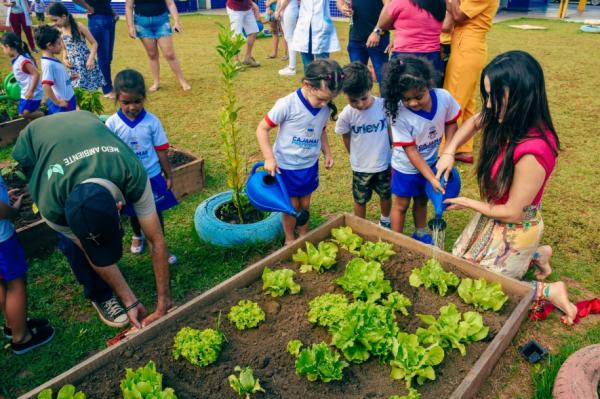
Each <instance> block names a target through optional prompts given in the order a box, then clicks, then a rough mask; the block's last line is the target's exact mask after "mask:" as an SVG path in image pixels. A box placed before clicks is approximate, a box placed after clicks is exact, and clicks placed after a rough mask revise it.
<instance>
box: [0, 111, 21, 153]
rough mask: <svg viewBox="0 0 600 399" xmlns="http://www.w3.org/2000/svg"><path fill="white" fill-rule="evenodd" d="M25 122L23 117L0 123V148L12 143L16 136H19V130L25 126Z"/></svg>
mask: <svg viewBox="0 0 600 399" xmlns="http://www.w3.org/2000/svg"><path fill="white" fill-rule="evenodd" d="M27 123H28V122H27V120H26V119H24V118H19V119H14V120H12V121H8V122H4V123H0V148H2V147H6V146H8V145H11V144H12V143H14V142H15V141H16V140H17V137H19V133H21V130H23V128H24V127H25V126H27Z"/></svg>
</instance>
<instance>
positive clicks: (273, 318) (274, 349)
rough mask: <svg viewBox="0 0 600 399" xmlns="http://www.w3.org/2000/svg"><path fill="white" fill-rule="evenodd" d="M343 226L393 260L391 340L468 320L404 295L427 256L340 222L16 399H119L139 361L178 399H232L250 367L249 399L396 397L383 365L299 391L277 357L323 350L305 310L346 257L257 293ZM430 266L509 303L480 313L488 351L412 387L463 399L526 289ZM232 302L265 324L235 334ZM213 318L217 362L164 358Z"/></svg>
mask: <svg viewBox="0 0 600 399" xmlns="http://www.w3.org/2000/svg"><path fill="white" fill-rule="evenodd" d="M344 225H346V226H350V227H351V228H352V229H353V231H354V232H355V233H358V234H360V235H361V236H363V237H364V238H367V239H370V240H378V239H382V240H385V241H388V242H391V243H393V244H394V246H395V248H394V249H395V251H396V252H397V254H396V255H395V256H393V257H392V258H391V259H390V260H389V261H387V262H384V264H383V265H384V267H383V268H384V271H385V275H386V278H387V279H389V280H391V281H392V286H393V289H395V290H398V291H400V292H402V293H404V294H405V295H407V296H408V297H409V298H410V299H411V300H412V302H413V306H412V307H411V308H410V309H409V312H410V314H409V316H408V317H405V316H402V315H400V314H398V317H397V322H398V325H399V327H400V330H403V331H407V332H414V331H415V330H416V328H417V327H418V326H419V325H420V322H419V320H418V318H416V317H415V314H417V313H429V314H434V315H437V312H438V309H439V307H440V306H442V305H445V304H447V303H449V302H452V303H454V304H456V305H457V307H458V309H459V311H461V312H465V311H469V310H474V309H473V308H472V307H471V306H470V305H466V304H464V303H463V302H462V301H461V300H460V298H459V297H458V296H457V294H456V293H455V292H451V293H449V294H448V295H447V296H446V297H440V296H439V295H437V293H434V292H433V291H430V290H427V289H425V288H423V287H421V288H418V289H417V288H413V287H410V286H409V284H408V276H409V274H410V272H411V270H412V269H413V268H414V267H420V266H421V265H422V263H423V261H425V260H426V259H428V258H430V257H431V256H432V255H433V251H434V249H433V248H432V247H431V246H426V245H423V244H421V243H418V242H416V241H414V240H412V239H410V238H408V237H406V236H404V235H400V234H396V233H393V232H391V231H389V230H386V229H383V228H381V227H379V226H377V225H375V224H373V223H370V222H368V221H365V220H363V219H358V218H356V217H354V216H351V215H341V216H338V217H336V218H335V219H333V220H331V221H329V222H327V223H325V224H324V225H323V226H321V227H319V228H318V229H316V230H314V231H312V232H311V233H310V234H308V235H307V236H306V237H305V239H303V240H298V241H296V242H295V243H294V244H293V245H291V246H289V247H286V248H282V249H280V250H278V251H277V252H275V253H273V254H272V255H270V256H268V257H266V258H264V259H263V260H261V261H259V262H257V263H255V264H253V265H251V266H248V267H247V268H246V269H244V270H243V271H242V272H240V273H238V274H237V275H235V276H234V277H232V278H230V279H228V280H226V281H225V282H223V283H221V284H219V285H217V286H216V287H214V288H212V289H210V290H208V291H207V292H205V293H203V294H202V295H200V296H198V297H196V298H195V299H193V300H192V301H190V302H188V303H187V304H185V305H183V306H181V307H179V308H178V309H177V310H175V311H173V312H172V313H170V314H169V315H167V316H166V317H165V318H163V319H161V320H160V321H159V322H157V323H155V324H153V325H151V326H149V327H147V328H145V329H144V330H143V331H141V332H140V333H138V334H137V335H134V336H132V337H129V338H126V339H125V340H124V341H122V342H121V343H119V344H117V345H115V346H113V347H111V348H108V349H106V350H104V351H102V352H100V353H98V354H96V355H94V356H93V357H91V358H89V359H87V360H85V361H84V362H82V363H81V364H79V365H77V366H75V367H73V368H72V369H71V370H68V371H67V372H65V373H63V374H61V375H59V376H57V377H56V378H54V379H52V380H51V381H48V382H47V383H46V384H44V385H42V386H40V387H38V388H37V389H35V390H33V391H31V392H29V393H27V394H25V395H24V396H22V397H23V398H34V397H36V395H37V394H38V393H39V392H40V391H41V390H42V389H44V388H47V387H52V388H55V389H56V388H59V387H60V386H62V385H64V384H67V383H71V384H74V385H75V386H76V387H77V388H78V390H83V391H84V392H85V393H86V394H87V397H88V398H116V397H121V393H120V391H119V381H120V380H121V378H123V375H124V369H125V368H126V367H131V368H137V367H141V366H143V365H145V364H146V363H147V362H148V361H149V360H154V361H155V362H156V364H157V369H158V371H159V372H161V373H163V375H164V385H165V386H168V387H172V388H173V389H174V390H175V392H176V394H177V396H178V397H179V398H182V399H186V398H203V399H209V398H219V399H222V398H234V397H236V396H235V394H234V393H233V391H231V389H230V388H229V386H228V383H227V376H228V375H229V374H232V372H233V369H234V367H235V366H236V365H240V366H243V367H245V366H250V367H252V368H253V369H254V375H255V376H256V377H258V378H260V379H261V384H262V386H263V387H264V388H265V389H266V394H257V395H256V397H257V398H285V399H296V398H302V399H308V398H310V399H319V398H323V399H325V398H328V399H331V398H336V399H337V398H344V399H347V398H361V399H363V398H383V399H387V398H388V397H389V396H390V395H392V394H404V393H405V392H406V391H405V388H404V382H403V381H394V380H392V379H390V377H389V373H390V367H389V365H387V364H380V363H379V362H378V361H377V359H370V360H369V361H367V362H365V363H363V364H360V365H356V364H353V365H351V366H350V367H349V368H348V369H346V370H345V371H344V379H343V381H338V382H330V383H328V384H325V383H321V382H309V381H307V379H306V377H304V376H303V377H300V376H298V375H296V374H295V368H294V358H293V357H292V356H290V355H289V354H288V353H287V352H286V344H287V342H288V341H289V340H291V339H300V340H302V342H304V343H305V344H308V343H316V342H320V341H326V342H329V340H330V336H329V334H328V333H327V332H326V330H325V329H324V328H322V327H316V326H314V325H312V324H310V323H309V322H308V320H307V317H306V312H307V309H308V302H309V301H310V300H311V299H312V298H314V297H315V296H317V295H320V294H322V293H325V292H342V290H341V288H340V287H338V286H337V285H335V284H333V283H332V281H333V279H334V278H336V277H339V276H340V275H341V274H342V273H343V270H344V265H345V263H346V261H348V260H349V259H351V255H350V254H349V253H348V252H346V251H343V250H340V254H339V255H338V263H337V265H336V266H334V267H333V269H331V270H330V271H327V272H325V273H323V274H316V273H306V274H299V273H297V274H296V276H295V281H296V282H297V283H299V284H300V285H301V286H302V291H301V292H300V293H299V294H297V295H287V296H284V297H281V298H271V297H270V296H267V295H265V294H264V293H263V292H262V290H261V286H262V283H261V274H262V272H263V269H264V267H265V266H269V267H271V268H275V269H278V268H281V267H288V268H292V269H293V270H296V271H297V270H298V264H297V263H294V262H292V261H291V256H292V254H293V253H294V252H295V251H296V250H297V249H298V248H300V247H302V248H303V247H304V241H306V240H310V241H312V242H313V243H317V242H319V241H321V240H324V239H327V238H329V237H330V231H331V229H332V228H335V227H340V226H344ZM436 257H437V259H438V260H439V261H440V262H441V263H442V264H443V266H444V268H446V269H447V270H451V271H453V272H455V273H456V274H458V275H459V276H460V277H467V276H468V277H473V278H479V277H484V278H486V279H487V280H488V281H492V282H496V281H497V282H500V283H501V285H502V287H503V290H504V292H505V293H506V294H508V296H509V300H508V302H507V303H506V304H505V305H504V307H503V308H502V310H501V311H500V312H499V313H493V312H482V314H483V318H484V322H485V324H486V325H488V326H489V327H490V330H491V331H493V332H494V333H495V335H494V336H493V339H492V340H491V341H487V342H483V341H480V342H475V343H472V344H471V345H469V347H468V348H467V354H466V356H464V357H462V356H461V355H460V353H459V352H458V351H456V350H452V351H449V352H447V354H446V358H445V359H444V361H443V362H442V364H441V365H439V366H437V367H436V368H435V369H436V374H437V379H436V380H435V381H433V382H426V383H425V384H424V385H422V386H417V389H418V390H419V392H420V393H421V395H422V398H436V399H441V398H453V399H458V398H471V397H473V396H474V395H475V394H476V393H477V392H478V390H479V387H480V386H481V384H482V383H483V381H484V380H485V378H486V377H487V376H488V375H489V374H490V373H491V371H492V369H493V367H494V366H495V364H496V362H497V360H498V359H499V357H500V356H501V355H502V353H503V352H504V350H505V349H506V347H507V346H508V344H509V343H510V341H511V339H512V338H513V337H514V335H515V334H516V332H517V330H518V329H519V326H520V325H521V323H522V321H523V320H524V319H525V317H526V316H527V310H528V307H529V304H530V298H531V289H530V286H529V285H528V284H525V283H522V282H519V281H516V280H513V279H510V278H506V277H503V276H501V275H498V274H495V273H492V272H489V271H487V270H484V269H481V268H479V267H476V266H474V265H472V264H470V263H468V262H466V261H464V260H461V259H458V258H456V257H454V256H452V255H450V254H448V253H440V252H438V253H436ZM199 261H201V260H199ZM240 299H250V300H253V301H256V302H258V303H259V304H260V306H261V307H262V308H263V309H264V310H265V311H266V313H267V317H266V321H265V322H264V323H263V324H261V325H260V326H259V327H258V328H255V329H251V330H246V331H238V330H236V329H235V327H233V326H232V325H231V324H230V323H229V321H228V320H227V318H226V317H225V315H226V314H227V312H228V311H229V309H230V308H231V306H233V305H235V304H236V303H237V302H238V301H239V300H240ZM219 312H222V317H221V324H222V325H221V330H222V332H223V333H224V334H225V336H226V337H227V342H226V343H225V344H224V348H223V350H222V352H221V353H220V356H219V358H218V360H217V362H216V363H214V364H212V365H210V366H207V367H203V368H199V367H196V366H192V365H190V364H189V363H187V362H186V361H185V360H182V359H180V360H178V361H174V360H173V358H172V354H171V353H172V346H173V337H174V336H175V334H176V333H177V331H179V330H180V329H181V328H182V327H184V326H191V327H194V328H208V327H213V328H214V326H215V323H216V320H217V317H218V314H219Z"/></svg>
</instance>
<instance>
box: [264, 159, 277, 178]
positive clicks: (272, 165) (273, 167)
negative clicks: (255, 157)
mask: <svg viewBox="0 0 600 399" xmlns="http://www.w3.org/2000/svg"><path fill="white" fill-rule="evenodd" d="M264 168H265V170H266V171H267V173H268V174H270V175H271V176H275V172H277V173H281V172H280V171H279V166H277V161H276V160H275V158H267V159H265V166H264Z"/></svg>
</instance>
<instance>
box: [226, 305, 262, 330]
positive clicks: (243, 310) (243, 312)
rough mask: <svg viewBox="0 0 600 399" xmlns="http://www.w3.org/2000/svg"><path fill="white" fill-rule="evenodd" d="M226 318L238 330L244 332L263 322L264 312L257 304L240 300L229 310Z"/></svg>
mask: <svg viewBox="0 0 600 399" xmlns="http://www.w3.org/2000/svg"><path fill="white" fill-rule="evenodd" d="M227 317H228V318H229V321H231V322H232V323H233V324H235V326H236V328H237V329H238V330H245V329H247V328H253V327H256V326H258V325H259V324H260V323H261V322H263V321H265V312H264V311H263V310H262V309H261V308H260V306H259V305H258V303H256V302H252V301H248V300H246V299H242V300H241V301H239V302H238V304H237V305H235V306H233V307H232V308H231V310H230V311H229V314H228V315H227Z"/></svg>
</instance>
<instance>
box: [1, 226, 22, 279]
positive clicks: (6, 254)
mask: <svg viewBox="0 0 600 399" xmlns="http://www.w3.org/2000/svg"><path fill="white" fill-rule="evenodd" d="M25 274H27V261H26V260H25V252H23V247H21V243H20V242H19V237H18V236H17V233H16V232H15V233H13V235H12V236H10V238H9V239H8V240H6V241H3V242H0V280H4V281H12V280H16V279H18V278H21V277H24V276H25Z"/></svg>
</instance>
